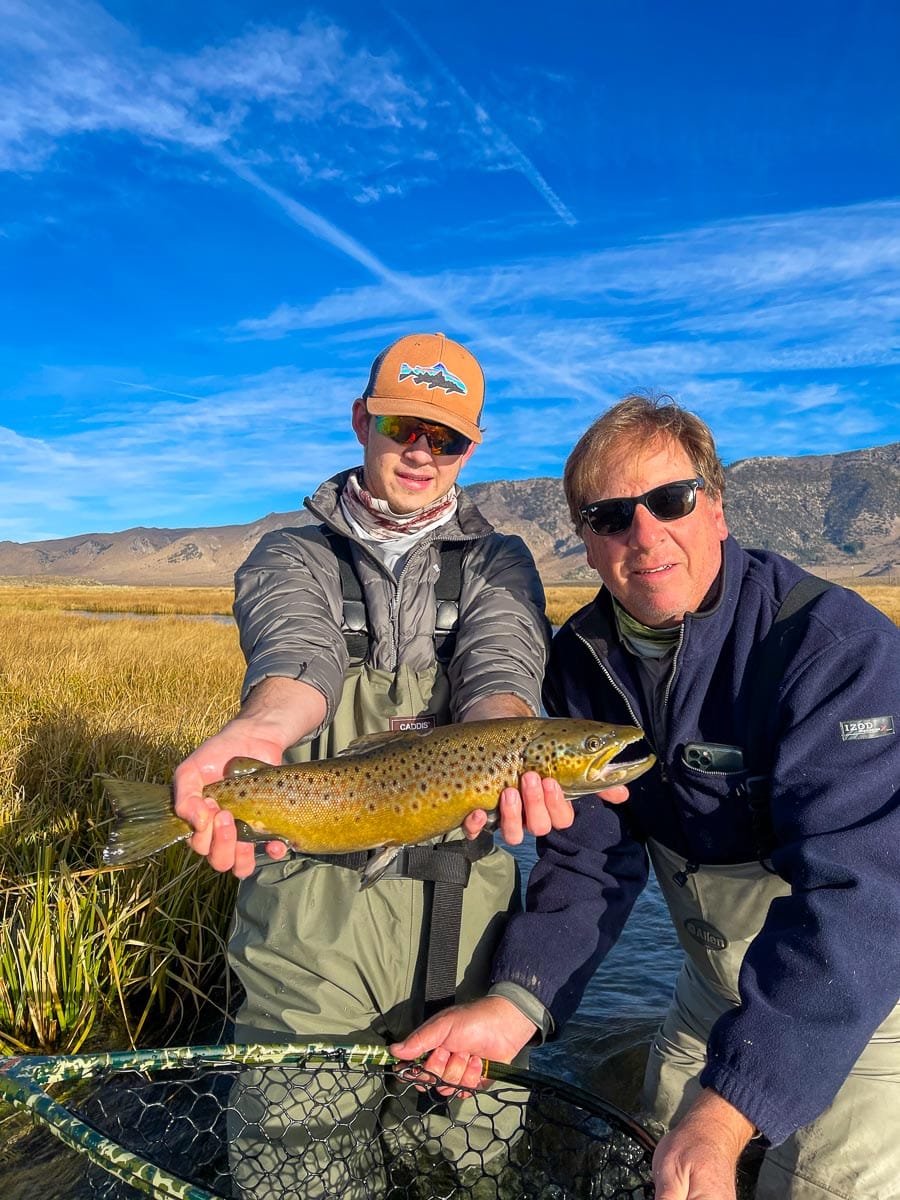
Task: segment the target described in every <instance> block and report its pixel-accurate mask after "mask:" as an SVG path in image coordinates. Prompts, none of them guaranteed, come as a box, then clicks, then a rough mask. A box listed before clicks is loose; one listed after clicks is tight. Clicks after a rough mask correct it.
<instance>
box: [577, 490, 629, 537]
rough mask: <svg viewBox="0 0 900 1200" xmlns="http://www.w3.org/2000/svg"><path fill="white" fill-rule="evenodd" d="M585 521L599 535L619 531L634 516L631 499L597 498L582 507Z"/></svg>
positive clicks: (626, 525) (603, 535)
mask: <svg viewBox="0 0 900 1200" xmlns="http://www.w3.org/2000/svg"><path fill="white" fill-rule="evenodd" d="M582 515H583V516H584V519H585V521H587V523H588V525H589V526H590V527H591V529H593V531H594V533H599V534H600V536H601V537H609V535H610V534H612V533H621V532H622V530H623V529H627V528H628V526H629V525H630V524H631V518H632V517H633V516H634V501H633V500H627V499H622V500H598V501H597V502H596V504H589V505H588V506H587V508H584V509H582Z"/></svg>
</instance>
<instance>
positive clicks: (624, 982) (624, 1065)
mask: <svg viewBox="0 0 900 1200" xmlns="http://www.w3.org/2000/svg"><path fill="white" fill-rule="evenodd" d="M512 852H513V854H514V856H515V858H516V859H517V861H518V863H519V866H520V869H521V871H522V876H523V880H524V879H527V876H528V872H529V871H530V870H531V867H532V866H533V864H534V862H535V861H536V854H535V848H534V840H533V839H532V838H530V837H526V839H525V841H524V842H523V843H522V845H521V846H515V847H513V848H512ZM680 962H681V950H680V949H679V946H678V942H677V939H676V937H675V932H674V930H673V928H672V923H671V921H670V919H669V914H668V909H667V908H666V905H665V901H664V900H663V898H662V894H661V892H660V890H659V886H658V884H657V883H656V880H655V879H654V878H653V876H652V875H651V877H650V882H649V883H648V885H647V887H646V888H645V889H644V891H643V892H642V893H641V895H640V896H639V897H638V900H637V903H636V904H635V906H634V908H633V910H632V912H631V916H630V917H629V920H628V923H627V924H626V926H625V929H624V931H623V933H622V936H621V937H620V938H619V941H618V942H617V943H616V945H615V947H614V948H613V950H612V951H611V952H610V954H609V955H607V957H606V959H605V960H604V961H603V962H602V963H601V964H600V966H599V968H598V969H597V971H596V973H595V974H594V976H593V978H592V979H591V981H590V982H589V984H588V986H587V989H586V990H585V993H584V997H583V999H582V1001H581V1004H580V1006H579V1008H578V1011H577V1013H576V1014H575V1016H574V1017H573V1018H572V1020H571V1021H570V1023H569V1024H568V1026H567V1027H566V1029H565V1030H564V1032H563V1034H562V1036H561V1037H560V1038H559V1039H557V1040H552V1041H550V1042H548V1043H547V1044H546V1045H545V1046H542V1047H541V1048H540V1049H538V1050H535V1051H534V1052H533V1053H532V1056H531V1064H530V1065H531V1067H532V1069H533V1070H537V1071H540V1072H541V1073H542V1074H548V1075H553V1076H556V1077H557V1078H560V1079H565V1080H567V1081H568V1082H570V1083H577V1084H579V1085H580V1086H581V1087H586V1088H588V1089H589V1090H590V1091H593V1092H596V1093H597V1094H598V1095H600V1096H602V1097H603V1098H604V1099H606V1100H609V1101H612V1102H613V1103H616V1104H619V1105H620V1106H621V1107H624V1108H627V1109H633V1108H634V1106H635V1104H636V1101H637V1094H638V1091H639V1089H640V1082H641V1075H642V1073H643V1062H644V1059H645V1057H646V1050H647V1047H648V1045H649V1042H650V1039H651V1038H652V1036H653V1032H654V1030H655V1029H656V1026H657V1025H658V1024H659V1022H660V1019H661V1017H662V1016H663V1014H664V1013H665V1010H666V1008H667V1007H668V1003H669V1000H670V998H671V995H672V988H673V986H674V983H675V976H676V974H677V971H678V967H679V964H680Z"/></svg>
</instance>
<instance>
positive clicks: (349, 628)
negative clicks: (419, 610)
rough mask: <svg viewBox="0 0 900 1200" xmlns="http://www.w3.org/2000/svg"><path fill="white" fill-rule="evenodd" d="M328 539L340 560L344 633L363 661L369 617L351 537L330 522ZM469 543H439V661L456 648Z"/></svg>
mask: <svg viewBox="0 0 900 1200" xmlns="http://www.w3.org/2000/svg"><path fill="white" fill-rule="evenodd" d="M320 531H321V534H322V536H323V538H324V539H325V542H326V543H327V545H328V546H329V547H330V549H331V552H332V554H333V555H334V557H335V558H336V559H337V564H338V570H339V571H340V575H341V593H342V595H343V604H344V607H343V616H342V619H341V632H342V633H343V635H344V641H345V642H346V645H347V653H348V654H349V655H350V661H351V662H352V663H361V662H364V661H365V659H366V657H367V655H368V652H369V616H368V610H367V608H366V596H365V592H364V591H363V586H362V581H361V580H360V578H359V574H358V573H357V569H356V561H355V560H354V558H353V551H352V549H351V548H350V542H349V540H348V539H347V538H346V537H345V536H344V535H343V534H340V533H338V532H337V530H335V529H330V528H329V527H328V526H327V525H322V526H320ZM467 549H468V543H467V542H458V541H448V542H438V554H439V561H440V572H439V574H438V577H437V579H436V580H435V584H434V598H435V604H436V620H435V628H434V646H435V655H436V657H437V658H438V660H439V661H440V662H444V663H446V662H449V660H450V659H451V658H452V657H453V651H454V649H455V647H456V633H457V630H458V628H459V597H460V593H461V591H462V566H463V558H464V557H465V553H466V550H467Z"/></svg>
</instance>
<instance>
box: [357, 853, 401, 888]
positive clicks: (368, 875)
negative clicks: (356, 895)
mask: <svg viewBox="0 0 900 1200" xmlns="http://www.w3.org/2000/svg"><path fill="white" fill-rule="evenodd" d="M402 849H403V847H402V846H399V845H397V844H396V843H395V844H394V845H392V846H382V848H381V849H380V850H379V851H378V853H377V854H376V855H375V856H374V858H370V859H369V861H368V862H367V863H366V865H365V866H364V867H363V870H362V877H361V878H360V881H359V890H360V891H364V890H365V888H367V887H371V886H372V884H373V883H377V882H378V880H379V879H380V878H381V877H382V875H383V874H384V873H385V871H386V870H387V869H388V867H389V866H390V865H391V863H392V862H393V861H394V859H395V858H396V857H397V855H398V854H399V853H400V851H401V850H402Z"/></svg>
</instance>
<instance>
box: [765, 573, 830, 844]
mask: <svg viewBox="0 0 900 1200" xmlns="http://www.w3.org/2000/svg"><path fill="white" fill-rule="evenodd" d="M833 586H834V585H833V584H831V583H829V582H828V581H827V580H825V579H819V578H818V577H817V576H815V575H807V576H805V577H804V578H803V579H801V580H800V581H799V583H795V584H794V586H793V587H792V588H791V590H790V591H789V592H788V594H787V595H786V596H785V598H784V600H783V601H782V602H781V606H780V607H779V609H778V612H777V613H776V614H775V620H774V621H773V622H772V628H771V629H770V630H769V632H768V633H767V634H766V636H765V637H764V638H763V640H762V641H761V642H760V643H759V646H758V648H757V651H756V656H755V660H754V663H753V676H752V679H751V682H750V697H749V708H748V714H749V719H748V726H747V751H748V766H749V768H750V771H751V772H752V774H751V775H750V777H749V778H748V780H747V785H746V786H747V794H748V803H749V805H750V818H751V820H752V822H753V834H754V838H755V840H756V848H757V857H758V858H759V861H760V862H761V863H762V864H763V865H764V866H766V861H767V860H768V858H769V857H770V856H771V853H772V851H773V849H774V848H775V831H774V827H773V825H772V810H771V788H770V776H771V764H772V758H773V753H772V747H771V744H770V738H769V735H768V725H769V720H770V719H771V716H772V713H773V711H774V709H775V697H776V696H777V694H778V685H779V683H780V682H781V679H782V677H783V676H784V673H785V671H786V670H787V668H788V665H789V663H790V662H791V659H792V658H793V655H794V652H795V651H796V649H797V646H798V645H799V643H800V639H801V638H802V636H803V634H804V632H805V630H806V627H807V619H808V610H809V607H810V605H811V604H812V603H813V601H814V600H815V599H816V598H817V597H819V596H821V595H822V593H823V592H826V591H827V590H828V589H829V588H830V587H833Z"/></svg>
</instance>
